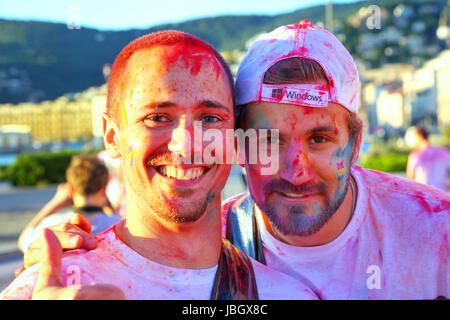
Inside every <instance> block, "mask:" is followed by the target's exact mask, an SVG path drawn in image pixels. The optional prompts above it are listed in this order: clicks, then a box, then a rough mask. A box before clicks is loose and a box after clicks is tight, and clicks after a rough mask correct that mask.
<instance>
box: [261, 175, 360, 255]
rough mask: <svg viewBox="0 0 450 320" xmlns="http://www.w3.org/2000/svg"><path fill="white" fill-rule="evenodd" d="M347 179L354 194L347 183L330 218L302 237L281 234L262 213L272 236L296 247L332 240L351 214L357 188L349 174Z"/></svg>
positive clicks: (344, 225)
mask: <svg viewBox="0 0 450 320" xmlns="http://www.w3.org/2000/svg"><path fill="white" fill-rule="evenodd" d="M349 181H350V183H353V185H354V190H355V194H353V192H352V188H351V187H350V183H349V186H348V189H347V193H346V195H345V198H344V201H343V202H342V204H341V206H340V207H339V208H338V209H337V211H336V212H335V213H334V214H333V216H332V217H331V218H330V220H328V221H327V222H326V223H325V224H324V225H323V226H322V228H321V229H320V230H319V231H317V232H316V233H314V234H312V235H309V236H302V237H300V236H286V235H283V234H282V233H281V232H279V231H277V230H276V228H275V227H274V226H272V224H271V223H270V221H269V220H268V219H267V217H266V215H264V214H263V215H262V216H263V220H264V223H265V225H266V227H267V229H268V231H269V233H271V234H272V236H274V237H275V238H277V239H278V240H280V241H283V242H285V243H287V244H289V245H292V246H296V247H313V246H320V245H324V244H326V243H329V242H331V241H333V240H334V239H336V238H337V237H338V236H339V235H340V234H341V233H342V232H343V231H344V229H345V227H346V226H347V225H348V223H349V222H350V220H351V218H352V216H353V197H355V200H356V197H357V188H356V183H355V182H354V180H353V177H351V176H350V180H349Z"/></svg>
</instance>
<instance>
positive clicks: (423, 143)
mask: <svg viewBox="0 0 450 320" xmlns="http://www.w3.org/2000/svg"><path fill="white" fill-rule="evenodd" d="M429 145H430V144H429V143H428V140H424V139H422V140H420V142H419V143H418V145H417V147H418V149H420V150H423V149H425V148H427V147H428V146H429Z"/></svg>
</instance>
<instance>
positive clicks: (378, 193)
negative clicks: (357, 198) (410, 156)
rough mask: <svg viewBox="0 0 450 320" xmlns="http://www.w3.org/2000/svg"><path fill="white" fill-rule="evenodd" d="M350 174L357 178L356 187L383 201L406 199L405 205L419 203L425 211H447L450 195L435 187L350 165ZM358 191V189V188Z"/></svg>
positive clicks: (409, 205) (410, 206)
mask: <svg viewBox="0 0 450 320" xmlns="http://www.w3.org/2000/svg"><path fill="white" fill-rule="evenodd" d="M352 174H353V175H354V176H355V178H357V181H358V188H359V189H362V191H363V192H369V193H370V194H369V196H375V197H380V198H382V199H383V202H384V203H386V204H388V201H394V202H395V201H407V202H404V203H403V204H405V205H406V206H407V207H409V208H412V207H414V204H418V205H419V204H420V205H421V209H424V210H425V211H426V212H433V213H441V212H442V213H444V212H445V213H448V209H449V206H450V195H449V194H448V193H446V192H443V191H441V190H438V189H436V188H433V187H430V186H427V185H425V184H421V183H418V182H415V181H412V180H409V179H406V178H402V177H397V176H394V175H392V174H388V173H384V172H380V171H375V170H370V169H363V168H361V167H359V166H354V167H352ZM358 191H359V190H358Z"/></svg>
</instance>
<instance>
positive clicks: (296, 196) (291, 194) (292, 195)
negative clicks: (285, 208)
mask: <svg viewBox="0 0 450 320" xmlns="http://www.w3.org/2000/svg"><path fill="white" fill-rule="evenodd" d="M284 194H285V195H287V196H288V197H292V198H302V197H304V195H302V194H297V193H284Z"/></svg>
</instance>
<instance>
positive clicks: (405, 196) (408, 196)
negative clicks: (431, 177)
mask: <svg viewBox="0 0 450 320" xmlns="http://www.w3.org/2000/svg"><path fill="white" fill-rule="evenodd" d="M352 174H353V175H354V177H355V179H356V180H357V183H358V193H359V194H361V197H360V196H358V203H357V206H360V205H361V208H363V210H364V211H366V212H367V215H368V217H370V218H371V219H372V220H373V221H374V222H375V221H376V224H377V225H384V226H386V228H388V229H389V230H391V231H392V232H393V233H395V234H400V233H402V234H404V237H405V239H406V238H408V239H409V238H410V236H414V237H416V238H417V237H419V236H420V237H427V236H430V237H432V238H433V239H435V240H438V239H439V238H441V237H442V236H444V235H445V234H446V228H448V226H449V221H450V220H449V219H448V218H449V213H450V195H449V194H448V193H445V192H443V191H441V190H438V189H435V188H433V187H430V186H427V185H424V184H421V183H417V182H415V181H412V180H408V179H405V178H401V177H396V176H394V175H391V174H387V173H383V172H378V171H374V170H368V169H363V168H361V167H357V166H355V167H353V168H352ZM360 201H361V203H359V202H360ZM408 234H409V235H410V236H408ZM416 240H417V239H416Z"/></svg>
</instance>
